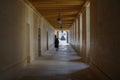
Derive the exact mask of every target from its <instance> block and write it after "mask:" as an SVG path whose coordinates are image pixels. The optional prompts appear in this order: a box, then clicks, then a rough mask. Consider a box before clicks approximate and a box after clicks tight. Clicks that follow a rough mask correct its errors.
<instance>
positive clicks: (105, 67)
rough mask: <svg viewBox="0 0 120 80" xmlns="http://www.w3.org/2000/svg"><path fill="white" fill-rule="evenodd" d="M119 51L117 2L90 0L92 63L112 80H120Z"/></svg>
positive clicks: (119, 9) (118, 10)
mask: <svg viewBox="0 0 120 80" xmlns="http://www.w3.org/2000/svg"><path fill="white" fill-rule="evenodd" d="M119 49H120V5H119V1H118V0H114V1H113V0H91V55H92V63H93V64H94V65H95V66H97V67H98V68H99V70H101V71H102V72H103V73H104V74H105V75H106V76H108V77H109V78H110V79H112V80H120V77H119V73H120V69H119V68H120V50H119ZM104 80H105V79H104Z"/></svg>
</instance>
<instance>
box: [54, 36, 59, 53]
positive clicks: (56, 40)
mask: <svg viewBox="0 0 120 80" xmlns="http://www.w3.org/2000/svg"><path fill="white" fill-rule="evenodd" d="M58 47H59V40H58V38H57V37H56V36H55V48H56V51H57V50H58Z"/></svg>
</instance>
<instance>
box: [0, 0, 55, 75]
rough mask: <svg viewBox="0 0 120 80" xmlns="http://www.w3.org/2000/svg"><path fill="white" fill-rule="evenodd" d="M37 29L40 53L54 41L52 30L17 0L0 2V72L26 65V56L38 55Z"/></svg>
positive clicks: (41, 18) (24, 4)
mask: <svg viewBox="0 0 120 80" xmlns="http://www.w3.org/2000/svg"><path fill="white" fill-rule="evenodd" d="M38 28H41V50H42V52H44V51H46V43H47V41H46V33H47V32H48V33H49V34H48V36H49V37H48V42H49V44H48V46H50V45H52V44H53V42H54V40H53V39H54V29H53V28H52V26H51V25H50V24H49V23H48V22H47V21H46V20H45V19H44V18H43V17H42V16H41V15H40V14H38V13H37V12H36V11H35V10H33V9H32V8H31V7H30V6H29V5H27V4H26V3H25V2H23V1H21V0H12V1H11V0H2V1H1V2H0V73H2V72H4V71H6V70H8V69H11V68H14V66H16V65H18V64H21V66H23V64H22V63H24V62H25V63H26V59H27V56H30V58H31V60H34V59H35V57H36V56H38Z"/></svg>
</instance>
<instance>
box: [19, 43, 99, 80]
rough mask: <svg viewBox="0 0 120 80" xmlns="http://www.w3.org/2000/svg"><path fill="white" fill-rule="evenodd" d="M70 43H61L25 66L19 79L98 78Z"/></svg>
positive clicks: (79, 79)
mask: <svg viewBox="0 0 120 80" xmlns="http://www.w3.org/2000/svg"><path fill="white" fill-rule="evenodd" d="M80 60H81V57H79V56H77V54H76V52H75V51H74V50H73V48H72V47H71V46H70V45H60V47H59V50H58V51H55V49H54V48H52V49H51V50H49V51H47V52H45V54H44V55H43V56H41V57H38V58H36V60H35V61H33V62H32V63H31V64H30V65H28V66H27V67H25V68H24V69H23V70H22V72H21V74H19V75H21V76H22V77H21V78H20V79H19V80H98V79H96V77H95V75H94V74H93V73H92V72H91V71H90V69H89V65H88V64H85V63H82V62H81V61H80Z"/></svg>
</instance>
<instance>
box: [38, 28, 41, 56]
mask: <svg viewBox="0 0 120 80" xmlns="http://www.w3.org/2000/svg"><path fill="white" fill-rule="evenodd" d="M38 56H41V29H40V28H38Z"/></svg>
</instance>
